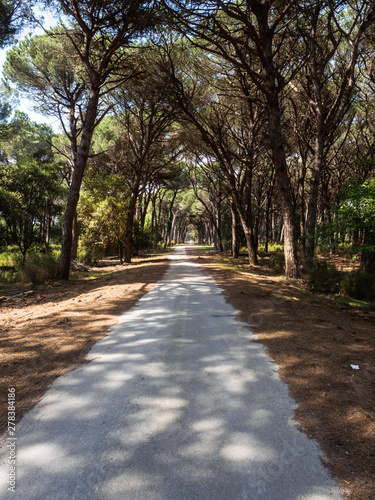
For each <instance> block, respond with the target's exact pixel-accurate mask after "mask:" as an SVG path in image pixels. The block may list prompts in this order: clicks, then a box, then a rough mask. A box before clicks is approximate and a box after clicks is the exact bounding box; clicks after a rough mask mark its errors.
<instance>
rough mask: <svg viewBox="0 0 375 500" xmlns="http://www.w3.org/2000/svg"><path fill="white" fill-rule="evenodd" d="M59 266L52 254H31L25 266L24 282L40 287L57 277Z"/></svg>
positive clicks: (23, 271) (23, 270) (23, 272)
mask: <svg viewBox="0 0 375 500" xmlns="http://www.w3.org/2000/svg"><path fill="white" fill-rule="evenodd" d="M57 265H58V264H57V260H56V258H54V257H53V256H52V255H50V254H44V255H43V254H30V255H29V256H28V257H27V258H26V261H25V264H24V265H23V269H22V278H23V279H22V281H25V282H31V283H33V284H34V285H40V284H42V283H44V282H45V281H47V280H50V279H53V278H54V277H55V276H56V272H57Z"/></svg>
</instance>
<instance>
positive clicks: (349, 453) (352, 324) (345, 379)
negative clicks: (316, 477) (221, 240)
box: [195, 253, 375, 500]
mask: <svg viewBox="0 0 375 500" xmlns="http://www.w3.org/2000/svg"><path fill="white" fill-rule="evenodd" d="M195 258H196V259H198V260H197V261H198V262H199V263H200V264H203V265H205V269H206V270H207V271H208V272H209V273H210V274H211V275H212V276H213V277H214V278H215V281H216V282H217V283H218V284H219V285H220V286H221V287H222V288H223V290H224V291H225V294H226V297H227V300H228V301H229V302H230V303H231V304H232V305H233V306H234V307H235V308H236V309H238V310H239V311H241V318H242V319H243V320H244V321H246V322H247V323H248V324H250V325H252V326H251V328H252V330H253V331H254V332H255V333H256V334H257V335H258V337H259V339H260V342H261V343H262V344H264V345H265V346H266V347H267V349H268V352H269V353H270V355H271V356H272V357H273V359H275V361H276V362H277V363H278V365H279V366H280V367H281V369H280V375H281V376H282V378H283V380H284V381H286V382H287V383H288V387H289V390H290V392H291V394H292V396H293V397H294V399H296V401H297V403H298V408H297V410H296V416H297V419H298V422H299V424H300V425H301V427H303V429H304V430H305V431H306V432H307V433H308V435H310V436H311V437H313V438H314V439H315V440H316V441H318V443H319V445H320V446H321V448H322V449H323V451H324V453H325V454H326V456H327V457H328V465H329V468H330V470H331V472H332V473H333V474H334V475H335V476H336V477H337V478H339V479H340V480H341V481H342V484H343V486H344V487H345V488H348V489H349V490H350V492H351V494H350V498H351V499H352V500H369V499H374V498H375V451H374V450H375V322H374V316H373V314H372V313H371V312H370V313H368V314H364V313H358V312H354V311H352V312H350V311H348V310H347V309H345V308H343V307H340V306H339V305H337V304H336V303H335V302H334V301H332V300H329V299H326V298H324V297H320V296H316V295H313V294H311V293H307V292H304V291H303V290H301V288H300V287H299V286H298V283H297V282H292V281H286V280H285V279H282V278H279V277H276V276H274V275H273V274H272V273H270V272H268V273H267V270H266V269H264V268H263V269H254V270H252V271H249V268H248V266H244V265H241V264H239V265H236V264H235V263H234V262H233V261H232V260H231V259H229V258H228V259H226V258H222V257H217V256H212V255H208V254H206V255H203V254H202V253H200V254H199V255H198V254H197V253H195ZM351 364H354V365H359V366H360V369H359V370H353V369H352V368H351V366H350V365H351Z"/></svg>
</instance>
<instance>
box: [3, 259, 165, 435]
mask: <svg viewBox="0 0 375 500" xmlns="http://www.w3.org/2000/svg"><path fill="white" fill-rule="evenodd" d="M168 262H169V261H168V260H167V259H166V258H163V257H159V258H156V259H154V260H153V261H140V262H139V263H138V264H134V265H132V266H128V267H127V268H126V269H124V267H123V266H118V267H113V268H111V272H110V273H108V269H107V272H106V273H103V275H102V276H101V275H100V273H97V275H98V277H96V278H95V279H82V276H81V278H80V279H77V280H76V281H70V282H67V283H64V284H60V285H59V286H56V285H54V286H51V285H49V286H40V287H37V288H35V289H34V290H33V293H32V294H30V295H26V296H21V297H19V296H17V297H1V298H0V299H1V300H0V314H1V324H0V372H1V378H0V415H3V416H5V415H6V411H7V401H6V397H7V394H8V387H15V388H16V394H17V400H16V402H17V421H18V420H19V419H20V418H21V417H22V415H23V413H24V412H25V411H27V410H28V409H30V408H31V407H32V406H33V405H34V404H35V403H36V401H37V400H38V399H39V398H40V397H41V396H42V395H43V394H44V392H45V391H46V389H47V388H48V387H49V386H50V385H51V384H52V382H53V381H54V380H55V379H56V377H58V376H60V375H61V374H63V373H65V372H66V371H68V370H71V369H72V368H74V367H76V366H78V365H79V364H82V363H85V362H86V361H85V355H86V353H87V352H88V351H89V349H90V348H91V347H92V345H93V344H94V343H95V342H97V341H98V340H99V339H101V338H103V336H105V335H106V333H107V332H108V329H109V327H110V326H112V325H114V324H116V323H117V321H118V317H119V316H120V315H121V314H122V313H123V312H124V311H126V310H128V309H130V308H131V307H132V306H134V304H135V303H136V302H137V301H138V300H139V298H140V297H141V296H142V295H143V294H145V293H146V292H148V291H149V290H150V289H151V288H152V286H153V284H154V283H156V282H157V281H158V280H159V279H160V278H161V277H162V276H163V274H164V273H165V271H166V270H167V267H168ZM6 425H7V422H6V419H5V417H4V418H2V419H1V421H0V432H3V431H4V430H5V428H6Z"/></svg>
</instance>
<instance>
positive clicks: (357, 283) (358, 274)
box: [340, 271, 375, 301]
mask: <svg viewBox="0 0 375 500" xmlns="http://www.w3.org/2000/svg"><path fill="white" fill-rule="evenodd" d="M340 292H341V293H343V294H344V295H348V296H349V297H353V298H355V299H359V300H370V301H375V275H374V274H370V273H366V272H365V271H352V272H351V273H343V278H342V280H341V283H340Z"/></svg>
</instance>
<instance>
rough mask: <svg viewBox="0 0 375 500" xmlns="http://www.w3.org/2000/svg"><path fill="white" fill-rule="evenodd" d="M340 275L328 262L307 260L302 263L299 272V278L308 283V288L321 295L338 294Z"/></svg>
mask: <svg viewBox="0 0 375 500" xmlns="http://www.w3.org/2000/svg"><path fill="white" fill-rule="evenodd" d="M342 274H343V273H341V272H340V271H338V270H337V269H336V268H335V267H333V266H332V265H331V264H329V263H328V262H319V261H316V260H308V259H306V260H305V261H304V264H303V267H302V270H301V276H302V278H303V279H305V280H306V281H307V282H308V288H309V289H310V290H312V291H314V292H322V293H338V292H339V291H340V283H341V279H342Z"/></svg>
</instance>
